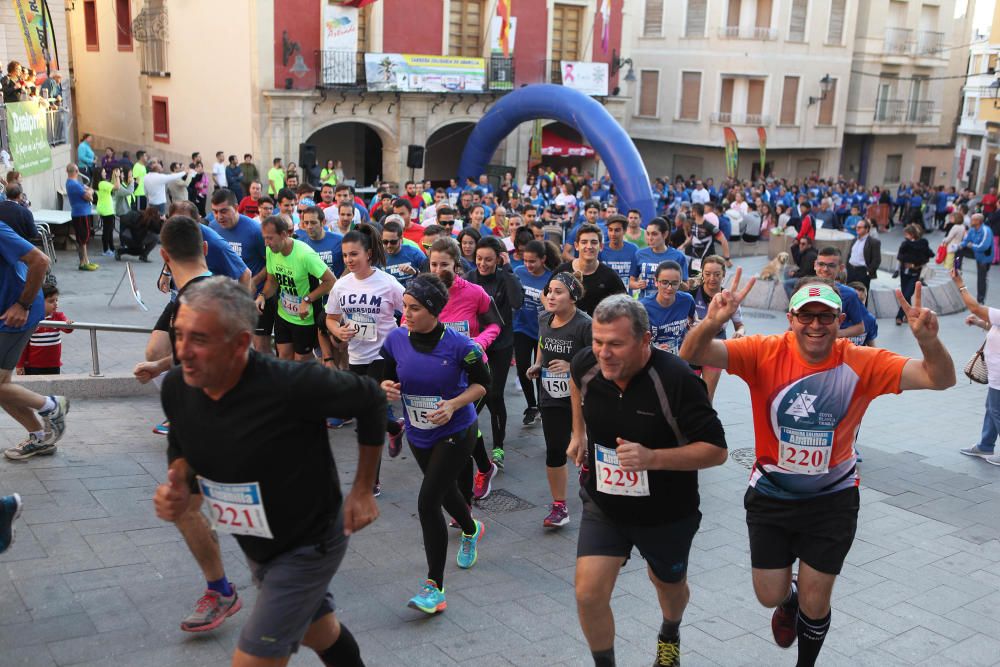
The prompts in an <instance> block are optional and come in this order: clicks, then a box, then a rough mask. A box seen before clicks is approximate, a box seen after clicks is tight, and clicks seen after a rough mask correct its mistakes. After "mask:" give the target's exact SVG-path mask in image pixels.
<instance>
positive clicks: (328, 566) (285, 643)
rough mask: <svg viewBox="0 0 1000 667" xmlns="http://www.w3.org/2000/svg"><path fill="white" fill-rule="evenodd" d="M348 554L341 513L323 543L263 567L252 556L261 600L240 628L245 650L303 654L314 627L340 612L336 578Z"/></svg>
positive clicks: (288, 553) (276, 655)
mask: <svg viewBox="0 0 1000 667" xmlns="http://www.w3.org/2000/svg"><path fill="white" fill-rule="evenodd" d="M345 553H347V536H346V535H344V517H343V514H341V515H340V516H338V517H337V520H336V521H335V522H334V524H333V526H331V527H330V531H329V532H328V533H327V537H326V539H325V540H323V541H322V542H321V543H320V544H312V545H309V546H304V547H298V548H295V549H292V550H290V551H286V552H285V553H283V554H280V555H278V556H275V557H274V558H272V559H271V560H269V561H268V562H267V563H263V564H261V563H256V562H254V561H253V560H251V559H250V558H247V567H249V568H250V574H251V576H252V577H253V582H254V585H255V586H256V587H257V601H256V602H255V603H254V606H253V611H251V612H250V617H249V618H248V619H246V622H245V623H244V625H243V628H242V629H241V630H240V639H239V644H238V646H239V648H240V650H241V651H243V652H244V653H249V654H250V655H252V656H256V657H258V658H283V657H286V656H289V655H291V654H293V653H295V652H296V651H298V649H299V644H300V643H301V642H302V637H304V636H305V634H306V630H308V629H309V626H310V625H312V624H313V623H314V622H315V621H318V620H319V619H321V618H323V617H324V616H326V615H327V614H332V613H333V611H334V609H336V606H335V605H334V600H333V594H331V593H330V591H329V587H330V580H331V579H333V575H334V574H336V572H337V568H339V567H340V563H341V561H342V560H344V554H345Z"/></svg>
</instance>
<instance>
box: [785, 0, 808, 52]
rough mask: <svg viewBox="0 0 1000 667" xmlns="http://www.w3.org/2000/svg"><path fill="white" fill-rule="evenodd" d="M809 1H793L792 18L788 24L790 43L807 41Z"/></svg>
mask: <svg viewBox="0 0 1000 667" xmlns="http://www.w3.org/2000/svg"><path fill="white" fill-rule="evenodd" d="M808 7H809V0H792V18H791V20H790V21H789V22H788V41H789V42H804V41H806V12H807V11H808Z"/></svg>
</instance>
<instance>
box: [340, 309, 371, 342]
mask: <svg viewBox="0 0 1000 667" xmlns="http://www.w3.org/2000/svg"><path fill="white" fill-rule="evenodd" d="M344 319H345V320H346V323H347V326H349V327H352V328H353V329H354V331H355V332H357V333H355V335H354V339H355V340H363V341H368V342H372V341H375V340H377V339H378V328H377V327H376V326H375V318H374V317H372V316H371V315H365V314H364V313H349V314H348V313H345V315H344Z"/></svg>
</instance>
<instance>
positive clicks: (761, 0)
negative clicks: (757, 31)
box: [754, 0, 773, 28]
mask: <svg viewBox="0 0 1000 667" xmlns="http://www.w3.org/2000/svg"><path fill="white" fill-rule="evenodd" d="M772 6H773V5H772V0H757V20H756V21H755V22H754V25H755V26H756V27H758V28H770V27H771V11H772Z"/></svg>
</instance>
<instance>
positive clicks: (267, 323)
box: [253, 294, 278, 336]
mask: <svg viewBox="0 0 1000 667" xmlns="http://www.w3.org/2000/svg"><path fill="white" fill-rule="evenodd" d="M277 317H278V295H277V294H275V295H274V296H272V297H271V298H270V299H267V300H266V301H264V312H263V313H261V314H260V317H258V318H257V328H256V329H255V330H254V332H253V335H254V336H270V335H271V334H272V333H274V320H275V319H276V318H277Z"/></svg>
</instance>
